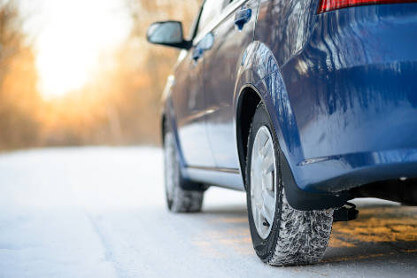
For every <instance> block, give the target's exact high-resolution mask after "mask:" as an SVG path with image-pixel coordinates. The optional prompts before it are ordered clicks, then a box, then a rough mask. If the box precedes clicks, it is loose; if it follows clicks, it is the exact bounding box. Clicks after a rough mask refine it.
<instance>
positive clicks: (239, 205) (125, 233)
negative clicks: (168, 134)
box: [0, 148, 417, 278]
mask: <svg viewBox="0 0 417 278" xmlns="http://www.w3.org/2000/svg"><path fill="white" fill-rule="evenodd" d="M360 204H361V208H362V209H361V216H360V218H359V219H358V220H356V221H353V222H349V223H336V224H335V225H334V229H333V234H332V239H331V243H330V247H329V249H328V251H327V252H326V255H325V258H324V262H323V263H321V264H318V265H315V266H305V267H286V268H273V267H268V266H266V265H264V264H262V263H261V262H260V261H259V260H258V259H257V257H256V256H255V254H254V252H253V250H252V246H251V242H250V236H249V231H248V224H247V219H246V217H247V216H246V208H245V195H244V193H241V192H234V191H228V190H224V189H216V188H211V189H209V190H208V192H207V193H206V199H205V204H204V208H203V213H200V214H187V215H185V214H181V215H173V214H170V213H169V212H168V211H167V210H166V208H165V204H164V193H163V177H162V153H161V151H160V150H159V149H156V148H67V149H47V150H33V151H23V152H15V153H9V154H2V155H0V277H42V278H45V277H71V278H73V277H89V278H91V277H100V278H101V277H103V278H104V277H268V276H270V277H272V276H274V277H319V276H327V277H392V276H396V277H398V276H402V277H415V273H417V209H416V208H409V207H399V206H397V205H395V204H392V203H386V202H379V201H373V200H371V201H369V200H367V201H361V202H360Z"/></svg>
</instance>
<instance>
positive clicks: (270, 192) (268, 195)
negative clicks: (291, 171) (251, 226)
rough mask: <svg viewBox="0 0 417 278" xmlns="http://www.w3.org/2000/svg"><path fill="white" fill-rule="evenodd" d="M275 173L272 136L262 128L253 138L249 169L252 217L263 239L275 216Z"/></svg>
mask: <svg viewBox="0 0 417 278" xmlns="http://www.w3.org/2000/svg"><path fill="white" fill-rule="evenodd" d="M276 173H277V171H276V164H275V151H274V144H273V141H272V136H271V133H270V131H269V129H268V128H267V127H266V126H263V127H261V128H260V129H259V130H258V132H257V133H256V136H255V141H254V143H253V148H252V161H251V169H250V181H251V186H250V188H251V192H250V194H251V195H250V196H251V206H252V215H253V220H254V222H255V226H256V230H257V231H258V234H259V236H260V237H261V238H263V239H266V238H267V237H268V236H269V234H270V233H271V229H272V224H273V221H274V216H275V204H276V186H275V181H276Z"/></svg>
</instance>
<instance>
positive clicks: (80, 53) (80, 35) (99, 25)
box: [36, 0, 131, 98]
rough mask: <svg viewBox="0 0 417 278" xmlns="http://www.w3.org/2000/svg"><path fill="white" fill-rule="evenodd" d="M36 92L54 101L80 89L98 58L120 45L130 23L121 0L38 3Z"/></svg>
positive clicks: (42, 1)
mask: <svg viewBox="0 0 417 278" xmlns="http://www.w3.org/2000/svg"><path fill="white" fill-rule="evenodd" d="M38 1H40V2H39V3H40V6H39V7H40V14H39V16H40V19H41V21H42V23H41V28H40V32H39V34H38V37H37V39H36V49H37V53H36V65H37V68H38V73H39V77H40V83H39V90H40V92H41V93H42V95H44V97H47V98H48V97H55V96H60V95H63V94H65V93H68V92H70V91H73V90H77V89H80V88H81V87H82V86H83V85H85V83H86V82H87V81H88V80H89V78H91V77H92V74H93V72H94V71H95V70H97V69H98V68H99V67H100V54H101V53H102V52H103V51H106V50H110V49H111V48H113V47H116V46H117V45H118V44H120V43H121V42H122V41H123V40H124V39H125V38H126V37H127V36H128V35H129V32H130V28H131V21H130V18H129V14H128V11H127V10H126V8H125V7H124V6H123V1H120V0H38Z"/></svg>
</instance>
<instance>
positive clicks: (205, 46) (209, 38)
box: [193, 33, 214, 62]
mask: <svg viewBox="0 0 417 278" xmlns="http://www.w3.org/2000/svg"><path fill="white" fill-rule="evenodd" d="M213 44H214V35H213V33H208V34H207V35H206V36H205V37H204V38H203V39H202V40H201V41H200V42H199V43H198V44H197V46H196V48H195V49H194V51H193V60H194V61H195V62H197V61H198V59H200V58H201V57H202V56H203V54H204V52H205V51H208V50H210V49H211V48H212V47H213Z"/></svg>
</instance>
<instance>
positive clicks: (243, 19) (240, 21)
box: [235, 8, 252, 31]
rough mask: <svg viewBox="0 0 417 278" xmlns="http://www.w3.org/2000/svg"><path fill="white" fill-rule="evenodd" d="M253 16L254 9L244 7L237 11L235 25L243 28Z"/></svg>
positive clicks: (240, 28)
mask: <svg viewBox="0 0 417 278" xmlns="http://www.w3.org/2000/svg"><path fill="white" fill-rule="evenodd" d="M251 17H252V9H249V8H242V9H240V10H239V11H237V12H236V15H235V25H236V26H237V28H238V29H239V31H241V30H242V29H243V26H245V24H246V23H248V22H249V20H250V19H251Z"/></svg>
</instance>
